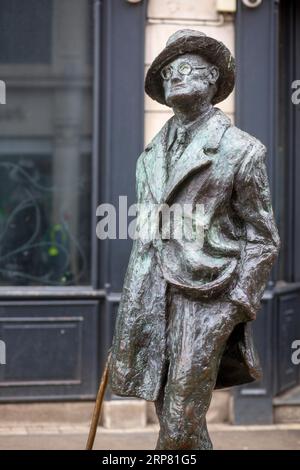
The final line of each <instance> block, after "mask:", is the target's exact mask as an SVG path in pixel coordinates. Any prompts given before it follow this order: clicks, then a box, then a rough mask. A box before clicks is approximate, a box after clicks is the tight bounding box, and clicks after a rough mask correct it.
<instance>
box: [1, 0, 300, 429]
mask: <svg viewBox="0 0 300 470" xmlns="http://www.w3.org/2000/svg"><path fill="white" fill-rule="evenodd" d="M182 28H192V29H198V30H200V31H203V32H204V33H205V34H207V35H209V36H213V37H215V38H217V39H218V40H221V41H222V42H224V43H225V44H226V45H227V46H228V47H229V49H230V50H231V51H232V53H233V55H234V56H235V58H236V67H237V83H236V87H235V92H234V93H233V94H231V96H229V98H227V99H226V100H225V101H224V102H222V103H220V105H219V107H220V108H221V109H222V110H224V111H225V112H226V113H227V114H228V115H229V116H230V118H231V120H232V122H233V123H235V124H236V125H237V126H238V127H240V128H242V129H243V130H245V131H247V132H249V133H251V134H253V135H255V136H256V137H257V138H259V139H260V140H261V141H262V142H263V143H264V144H265V145H266V146H267V148H268V163H267V164H268V174H269V181H270V186H271V191H272V196H273V206H274V211H275V215H276V219H277V224H278V226H279V229H280V236H281V240H282V248H281V253H280V257H279V260H278V263H277V265H276V267H275V268H274V269H273V272H272V276H271V278H270V281H269V284H268V287H267V289H266V292H265V295H264V297H263V301H262V309H261V312H260V313H259V315H258V319H257V320H256V322H255V324H254V325H253V327H254V333H255V340H256V346H257V349H258V351H259V355H260V359H261V363H262V367H263V371H264V377H263V380H262V381H261V382H256V383H253V384H250V385H247V386H244V387H240V388H237V389H235V390H234V391H222V392H216V393H215V394H214V398H213V402H212V406H211V410H210V412H209V421H210V422H214V423H224V422H227V423H232V424H234V425H237V424H239V425H249V424H251V425H258V424H260V425H272V424H276V423H300V365H299V364H297V363H295V361H292V354H293V346H292V345H293V343H294V342H295V341H297V340H299V341H300V263H299V261H300V246H299V247H298V240H299V239H300V185H299V183H298V180H300V161H299V154H298V153H299V150H298V149H299V143H300V142H299V139H300V114H299V111H300V104H299V103H297V101H299V102H300V96H299V95H300V94H299V93H298V96H299V99H298V100H297V99H296V98H297V96H296V92H297V83H296V82H295V81H296V80H300V4H299V2H297V1H296V0H237V1H235V0H201V1H200V0H148V1H146V0H140V1H139V0H0V80H2V81H4V82H5V84H6V104H1V105H0V261H1V262H0V339H1V340H2V341H4V342H5V345H6V364H1V365H0V401H1V404H0V421H2V422H4V423H8V425H9V424H11V425H12V423H15V422H16V421H19V420H20V416H22V420H23V421H24V422H25V423H27V422H30V421H35V422H43V423H45V422H53V423H54V422H56V421H64V422H65V423H71V422H73V423H77V422H83V423H86V422H88V420H89V417H90V413H91V409H92V401H93V400H94V399H95V396H96V391H97V387H98V381H99V377H100V374H101V371H102V368H103V365H104V362H105V360H106V356H107V350H108V348H109V346H110V344H111V339H112V334H113V328H114V322H115V317H116V312H117V308H118V303H119V300H120V293H121V290H122V284H123V278H124V273H125V269H126V267H127V262H128V257H129V253H130V249H131V243H132V242H131V241H130V240H123V239H117V240H104V241H103V240H102V241H100V240H98V239H97V237H96V224H97V221H98V220H97V217H96V208H97V206H98V205H99V204H101V203H112V204H114V205H115V207H116V208H117V210H118V207H119V206H118V204H119V196H121V195H123V196H124V195H127V196H128V206H129V205H130V204H131V203H133V202H134V201H135V164H136V160H137V157H138V155H139V154H140V153H141V151H142V150H143V148H144V146H145V144H147V143H148V142H149V141H150V140H151V139H152V138H153V137H154V135H155V134H156V133H157V132H158V131H159V129H160V128H161V127H162V125H163V124H164V122H165V121H166V120H167V119H168V118H169V117H170V116H171V114H172V112H171V110H170V109H169V108H167V107H164V106H162V105H159V104H158V103H156V102H153V101H151V100H150V99H149V98H148V97H146V96H145V94H144V90H143V85H144V76H145V73H146V71H147V68H148V67H149V65H150V63H151V62H152V60H153V59H154V58H155V57H156V55H157V54H158V53H159V52H160V51H161V50H162V49H163V47H164V46H165V43H166V41H167V39H168V37H169V36H170V35H171V34H172V33H173V32H175V31H176V30H178V29H182ZM299 87H300V82H299ZM293 94H294V95H293ZM293 97H294V98H293ZM292 98H293V99H292ZM297 157H298V158H297ZM129 220H130V218H129ZM294 344H295V343H294ZM299 345H300V344H299ZM106 398H107V400H106V403H105V407H104V412H103V415H102V421H101V424H102V425H103V426H104V427H105V428H111V429H120V428H122V427H125V428H144V427H147V426H149V425H155V423H156V418H155V414H154V411H153V407H152V406H151V404H146V403H145V402H143V401H139V400H122V399H119V398H117V397H115V396H112V395H111V394H110V392H109V391H108V392H107V397H106Z"/></svg>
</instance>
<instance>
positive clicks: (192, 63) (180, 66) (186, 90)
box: [161, 54, 219, 107]
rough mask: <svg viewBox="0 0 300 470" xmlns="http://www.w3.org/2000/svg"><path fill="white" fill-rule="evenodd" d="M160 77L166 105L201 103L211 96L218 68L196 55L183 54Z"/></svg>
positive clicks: (163, 70) (165, 68) (166, 67)
mask: <svg viewBox="0 0 300 470" xmlns="http://www.w3.org/2000/svg"><path fill="white" fill-rule="evenodd" d="M161 75H162V78H163V87H164V91H165V100H166V103H167V104H168V105H169V106H171V107H173V106H176V105H180V104H185V102H186V103H187V104H188V103H191V104H193V103H195V102H197V103H198V102H199V101H203V100H204V99H205V100H207V98H208V97H209V96H210V95H211V98H212V97H213V93H212V85H214V84H215V83H216V81H217V80H218V77H219V72H218V68H217V67H215V66H213V65H211V64H209V62H207V61H206V60H205V59H204V58H203V57H201V56H199V55H197V54H184V55H182V56H180V57H178V58H176V59H174V60H173V61H172V62H170V63H169V64H168V65H166V66H165V67H164V68H163V69H162V71H161Z"/></svg>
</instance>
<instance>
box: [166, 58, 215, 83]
mask: <svg viewBox="0 0 300 470" xmlns="http://www.w3.org/2000/svg"><path fill="white" fill-rule="evenodd" d="M199 69H202V70H204V69H207V66H206V65H202V66H195V65H191V64H189V63H188V62H181V63H180V64H179V65H178V66H177V67H176V70H177V72H179V73H180V75H190V74H191V73H192V71H193V70H199ZM173 71H174V66H172V65H166V67H164V68H163V69H162V70H161V72H160V74H161V76H162V78H163V79H164V80H169V79H170V78H171V77H172V75H173Z"/></svg>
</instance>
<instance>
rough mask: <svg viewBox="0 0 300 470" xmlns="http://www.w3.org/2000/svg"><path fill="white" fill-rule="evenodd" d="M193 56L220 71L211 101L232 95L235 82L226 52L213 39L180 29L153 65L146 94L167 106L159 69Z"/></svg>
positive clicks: (228, 55) (218, 100) (232, 60)
mask: <svg viewBox="0 0 300 470" xmlns="http://www.w3.org/2000/svg"><path fill="white" fill-rule="evenodd" d="M186 53H193V54H199V55H201V56H202V57H203V58H204V59H206V60H207V61H208V62H210V63H211V64H213V65H216V66H217V67H218V69H219V78H218V81H217V87H218V90H217V92H216V94H215V96H214V97H213V99H212V103H213V104H216V103H219V102H220V101H223V100H224V99H225V98H227V96H228V95H229V94H230V93H231V92H232V90H233V87H234V79H235V74H234V71H235V61H234V58H233V56H232V54H231V52H230V51H229V49H228V48H227V47H226V46H225V45H224V44H223V43H222V42H221V41H217V40H216V39H214V38H211V37H208V36H206V35H205V34H204V33H201V32H200V31H195V30H192V29H181V30H179V31H176V33H174V34H172V36H170V37H169V39H168V42H167V44H166V47H165V48H164V49H163V51H162V52H161V53H160V54H159V55H158V56H157V57H156V58H155V59H154V61H153V62H152V64H151V66H150V68H149V70H148V72H147V75H146V80H145V91H146V93H147V94H148V95H149V96H150V97H151V98H152V99H153V100H156V101H158V102H159V103H161V104H166V102H165V94H164V89H163V79H162V77H161V75H160V71H161V69H162V68H163V67H164V66H165V65H167V64H168V63H170V62H171V61H172V60H174V59H175V58H176V57H178V56H180V55H182V54H186Z"/></svg>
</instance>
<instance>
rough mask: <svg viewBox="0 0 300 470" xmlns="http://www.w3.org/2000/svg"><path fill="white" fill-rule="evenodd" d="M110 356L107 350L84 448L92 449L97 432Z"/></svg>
mask: <svg viewBox="0 0 300 470" xmlns="http://www.w3.org/2000/svg"><path fill="white" fill-rule="evenodd" d="M110 357H111V352H109V354H108V357H107V361H106V364H105V367H104V371H103V374H102V377H101V381H100V385H99V390H98V393H97V398H96V403H95V407H94V412H93V417H92V422H91V427H90V432H89V437H88V440H87V443H86V448H85V450H92V449H93V445H94V441H95V437H96V432H97V427H98V423H99V417H100V413H101V408H102V403H103V398H104V394H105V390H106V386H107V382H108V369H109V363H110Z"/></svg>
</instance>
